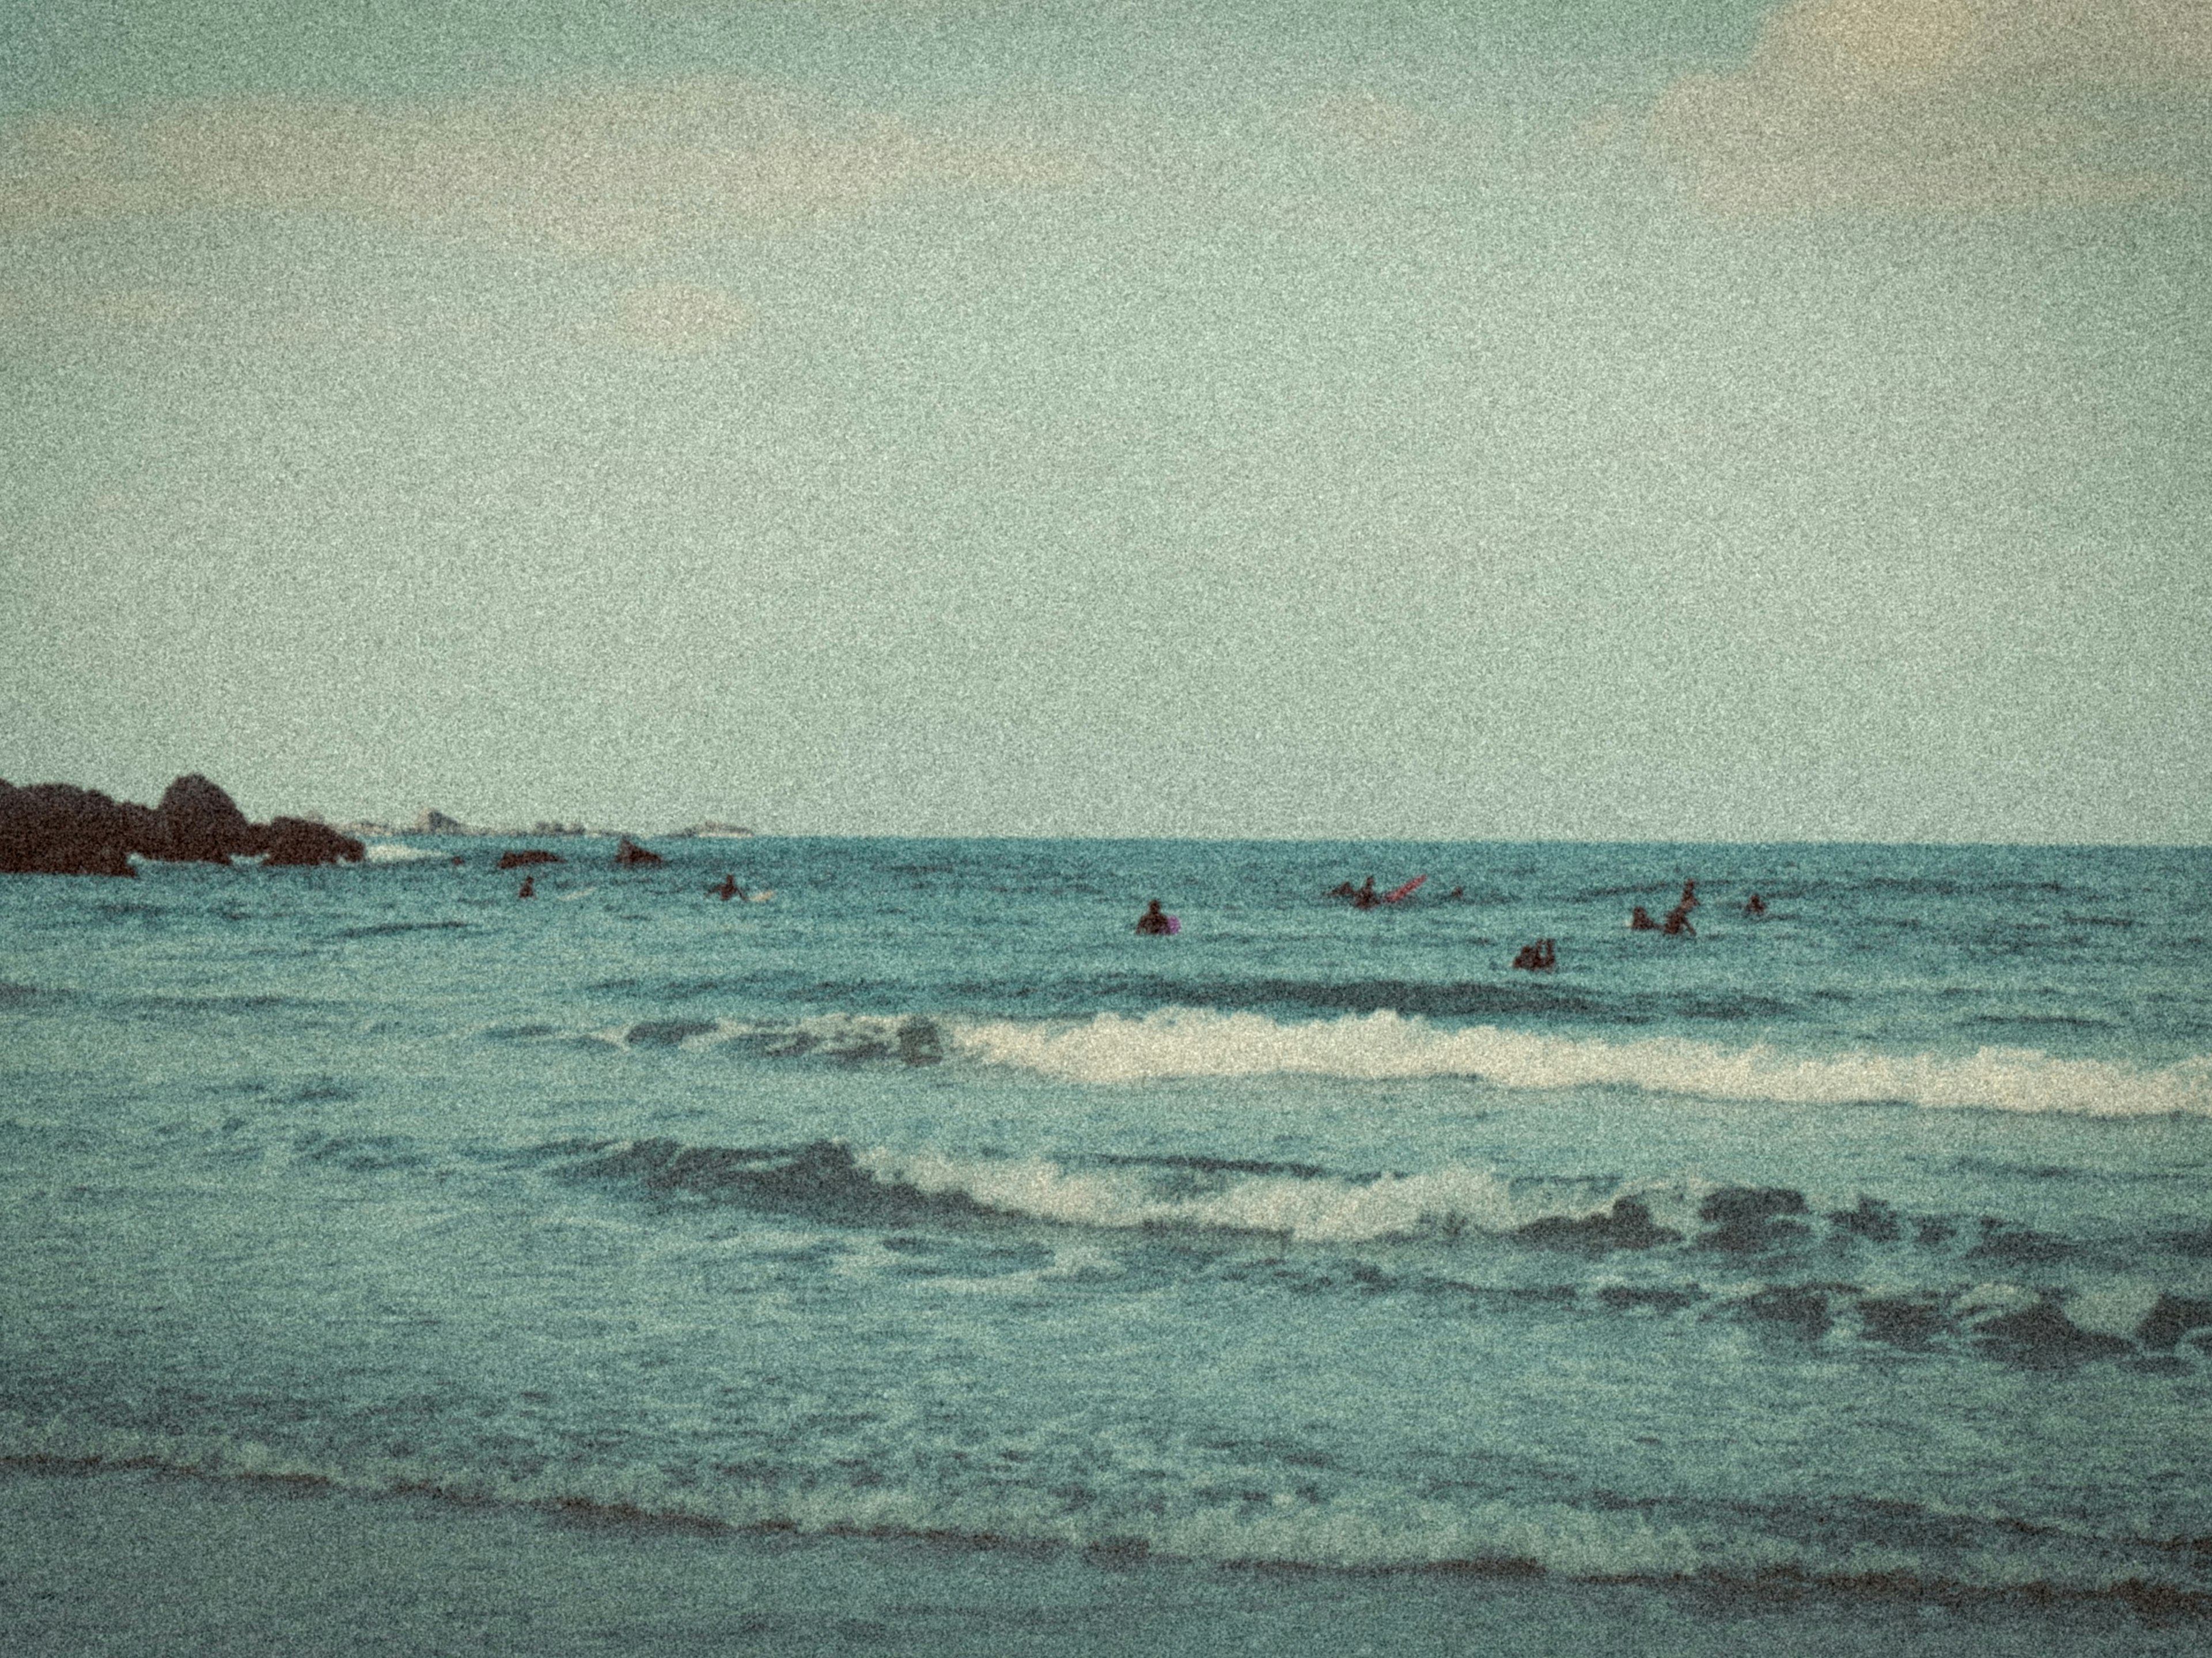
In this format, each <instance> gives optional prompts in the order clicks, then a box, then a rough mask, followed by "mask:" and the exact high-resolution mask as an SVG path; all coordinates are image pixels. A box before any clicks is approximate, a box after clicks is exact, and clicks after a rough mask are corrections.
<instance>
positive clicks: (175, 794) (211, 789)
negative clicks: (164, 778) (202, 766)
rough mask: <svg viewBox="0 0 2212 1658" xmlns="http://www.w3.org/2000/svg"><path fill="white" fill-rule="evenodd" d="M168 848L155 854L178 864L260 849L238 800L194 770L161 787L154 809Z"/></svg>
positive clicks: (213, 860)
mask: <svg viewBox="0 0 2212 1658" xmlns="http://www.w3.org/2000/svg"><path fill="white" fill-rule="evenodd" d="M155 815H156V816H157V817H160V818H161V835H162V839H163V841H165V842H166V843H167V850H166V851H162V852H157V853H155V854H153V855H154V856H155V857H157V858H167V859H170V860H171V861H173V862H175V863H180V864H227V863H228V862H229V861H230V860H231V859H232V858H234V857H251V856H252V854H253V853H258V852H259V851H261V850H262V849H263V848H262V846H261V844H260V837H258V835H255V834H254V832H253V825H252V824H251V823H247V822H246V814H245V813H244V812H242V811H240V810H239V809H238V803H237V802H236V801H234V800H233V799H231V798H230V796H229V795H228V794H227V793H224V792H223V790H222V788H221V787H219V786H217V785H216V784H214V783H210V781H208V780H207V779H206V778H204V777H203V776H201V775H200V774H198V773H197V772H193V773H191V774H189V775H187V776H184V777H179V779H178V780H176V781H175V782H173V783H172V784H170V785H169V786H168V787H167V789H165V790H164V791H162V794H161V805H159V806H158V807H156V808H155Z"/></svg>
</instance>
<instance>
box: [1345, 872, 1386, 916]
mask: <svg viewBox="0 0 2212 1658" xmlns="http://www.w3.org/2000/svg"><path fill="white" fill-rule="evenodd" d="M1381 902H1383V901H1382V899H1380V898H1378V897H1377V896H1376V894H1375V878H1374V877H1373V876H1371V875H1370V876H1369V877H1368V878H1367V879H1366V881H1365V883H1364V884H1363V885H1362V886H1361V887H1360V889H1359V890H1358V891H1357V892H1355V893H1353V894H1352V908H1354V909H1372V908H1375V906H1376V905H1377V904H1379V903H1381Z"/></svg>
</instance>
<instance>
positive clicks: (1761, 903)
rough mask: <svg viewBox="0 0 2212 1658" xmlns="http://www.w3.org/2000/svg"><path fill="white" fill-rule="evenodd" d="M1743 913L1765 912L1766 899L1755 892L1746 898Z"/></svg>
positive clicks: (1752, 914)
mask: <svg viewBox="0 0 2212 1658" xmlns="http://www.w3.org/2000/svg"><path fill="white" fill-rule="evenodd" d="M1743 913H1744V914H1747V915H1751V916H1759V915H1764V914H1766V900H1765V899H1764V898H1762V897H1760V896H1759V895H1758V894H1757V893H1755V892H1754V893H1753V894H1752V895H1751V896H1750V897H1748V898H1747V899H1745V900H1744V904H1743Z"/></svg>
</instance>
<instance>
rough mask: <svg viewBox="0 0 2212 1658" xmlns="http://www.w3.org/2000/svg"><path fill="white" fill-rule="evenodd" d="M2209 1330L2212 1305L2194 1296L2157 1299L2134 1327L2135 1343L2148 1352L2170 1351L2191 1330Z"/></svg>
mask: <svg viewBox="0 0 2212 1658" xmlns="http://www.w3.org/2000/svg"><path fill="white" fill-rule="evenodd" d="M2208 1327H2212V1301H2205V1300H2203V1299H2201V1298H2199V1297H2195V1296H2160V1297H2159V1298H2158V1304H2157V1305H2156V1306H2154V1307H2153V1308H2152V1309H2150V1311H2149V1312H2148V1313H2146V1314H2145V1315H2143V1321H2142V1323H2141V1324H2138V1325H2137V1326H2136V1340H2137V1341H2140V1342H2141V1343H2142V1345H2144V1346H2146V1347H2148V1348H2151V1349H2153V1350H2157V1349H2160V1348H2166V1347H2172V1345H2175V1344H2176V1343H2177V1342H2179V1340H2180V1339H2181V1338H2182V1337H2184V1336H2185V1335H2187V1334H2188V1333H2190V1332H2191V1330H2202V1329H2205V1328H2208Z"/></svg>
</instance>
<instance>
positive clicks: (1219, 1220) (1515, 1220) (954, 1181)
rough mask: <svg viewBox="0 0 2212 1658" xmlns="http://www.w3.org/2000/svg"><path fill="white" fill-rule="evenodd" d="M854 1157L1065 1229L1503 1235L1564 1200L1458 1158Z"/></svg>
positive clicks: (914, 1184)
mask: <svg viewBox="0 0 2212 1658" xmlns="http://www.w3.org/2000/svg"><path fill="white" fill-rule="evenodd" d="M853 1163H854V1167H855V1168H857V1169H862V1170H864V1171H866V1173H867V1174H869V1175H872V1176H874V1178H875V1179H876V1180H877V1181H879V1182H882V1183H884V1184H886V1185H890V1186H893V1187H906V1188H908V1189H909V1190H912V1191H915V1192H918V1193H921V1194H922V1195H923V1196H924V1197H927V1198H933V1199H943V1198H948V1197H957V1198H958V1199H961V1200H963V1201H964V1202H966V1203H969V1204H973V1205H975V1206H977V1207H979V1208H982V1209H987V1210H991V1211H994V1212H997V1213H1000V1214H1008V1215H1020V1216H1024V1217H1026V1218H1030V1219H1035V1220H1042V1221H1050V1222H1053V1223H1054V1224H1060V1225H1070V1226H1091V1227H1098V1228H1104V1229H1111V1230H1158V1229H1162V1228H1186V1229H1192V1230H1222V1231H1232V1232H1257V1233H1266V1234H1270V1235H1273V1236H1280V1237H1286V1238H1290V1239H1292V1240H1294V1241H1296V1242H1301V1243H1355V1242H1369V1241H1371V1240H1376V1239H1383V1238H1398V1237H1414V1236H1452V1235H1454V1234H1455V1233H1458V1232H1462V1231H1468V1230H1474V1231H1482V1232H1492V1233H1505V1232H1511V1231H1516V1230H1519V1229H1520V1228H1522V1227H1523V1226H1526V1225H1528V1224H1531V1223H1532V1222H1535V1221H1538V1220H1541V1219H1544V1218H1548V1217H1552V1216H1555V1215H1556V1214H1557V1212H1558V1208H1559V1200H1558V1198H1557V1196H1556V1195H1555V1194H1541V1195H1539V1194H1522V1193H1516V1192H1515V1191H1514V1189H1513V1187H1511V1185H1510V1183H1509V1182H1507V1181H1504V1180H1503V1179H1501V1178H1500V1177H1499V1176H1498V1175H1495V1174H1493V1173H1492V1172H1491V1171H1490V1170H1488V1169H1470V1168H1466V1167H1462V1166H1456V1165H1455V1166H1452V1167H1448V1168H1444V1169H1437V1170H1436V1171H1434V1172H1433V1173H1428V1174H1416V1175H1387V1174H1386V1175H1375V1176H1373V1177H1372V1178H1370V1179H1367V1180H1343V1179H1334V1178H1328V1177H1316V1176H1315V1175H1309V1174H1306V1173H1304V1172H1303V1171H1301V1172H1297V1173H1290V1174H1281V1175H1273V1174H1268V1175H1249V1176H1246V1177H1243V1178H1228V1177H1226V1176H1225V1175H1214V1174H1212V1171H1207V1170H1202V1169H1193V1168H1188V1167H1185V1168H1172V1169H1162V1170H1158V1171H1157V1172H1154V1171H1146V1170H1141V1169H1133V1168H1130V1167H1128V1166H1127V1165H1121V1166H1109V1167H1107V1168H1103V1169H1092V1168H1083V1167H1068V1166H1064V1165H1062V1164H1060V1163H1054V1162H1052V1161H1049V1160H1048V1159H1045V1158H1040V1157H1029V1158H967V1157H947V1156H945V1155H942V1154H940V1153H938V1152H933V1151H919V1152H900V1151H883V1150H876V1151H865V1152H860V1153H857V1154H855V1155H854V1158H853ZM1163 1176H1164V1178H1163ZM1593 1207H1602V1205H1596V1206H1593Z"/></svg>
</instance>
